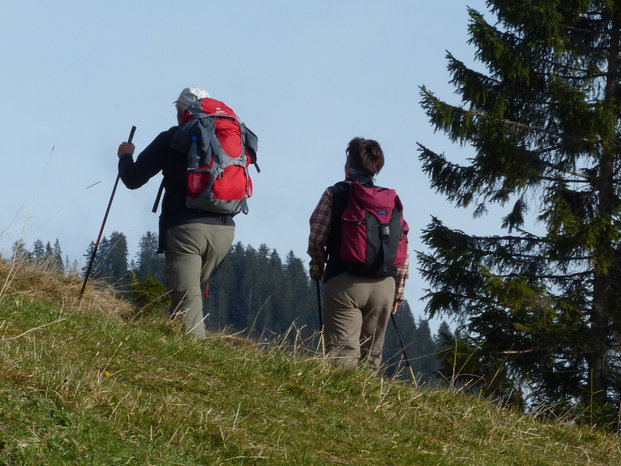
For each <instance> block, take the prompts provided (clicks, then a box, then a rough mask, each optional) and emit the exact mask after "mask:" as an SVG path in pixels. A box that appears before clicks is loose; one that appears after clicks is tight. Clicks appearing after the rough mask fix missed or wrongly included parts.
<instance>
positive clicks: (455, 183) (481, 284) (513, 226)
mask: <svg viewBox="0 0 621 466" xmlns="http://www.w3.org/2000/svg"><path fill="white" fill-rule="evenodd" d="M487 5H488V6H489V8H490V12H491V15H492V16H495V18H493V20H492V18H490V21H488V20H487V19H486V18H485V17H484V16H483V15H482V14H480V13H479V12H476V11H474V10H469V15H470V22H469V35H470V43H471V44H472V45H473V46H474V47H475V49H476V58H477V59H478V61H479V62H480V63H482V64H483V65H484V67H485V69H486V70H485V71H480V70H474V69H472V68H471V67H468V66H466V65H465V64H464V63H463V62H462V61H459V60H458V59H457V58H456V57H454V56H453V55H451V54H450V53H449V54H448V55H447V59H448V70H449V72H450V74H451V76H452V83H453V84H454V85H455V87H456V90H457V92H458V94H459V95H460V96H461V100H462V102H461V104H456V105H453V104H450V103H447V102H444V101H442V100H441V99H440V98H438V97H437V96H436V95H434V94H433V93H432V92H431V91H430V90H428V89H427V88H425V87H423V88H421V96H422V106H423V108H424V109H425V111H426V113H427V115H428V117H429V119H430V121H431V123H432V124H433V126H434V127H435V128H436V129H438V130H441V131H443V132H445V133H446V134H447V135H448V136H449V137H450V138H451V140H452V141H454V142H459V143H461V144H463V145H465V146H466V147H468V148H469V149H470V151H471V154H472V155H471V158H470V159H469V160H468V161H467V162H466V163H463V164H461V165H460V164H458V161H453V160H449V159H447V158H446V157H445V156H444V155H440V154H437V153H434V152H433V151H432V150H431V149H429V148H427V147H424V146H422V145H421V146H420V149H421V152H420V160H421V161H422V164H423V168H424V171H425V172H426V173H427V174H428V175H429V177H430V179H431V184H432V186H433V188H434V189H435V190H436V191H438V192H439V193H441V194H443V195H445V196H446V197H447V198H448V199H449V200H450V201H451V202H453V203H454V204H455V205H456V206H458V207H469V206H472V207H475V210H474V213H475V214H476V215H483V214H484V213H485V212H486V211H487V207H488V206H489V205H491V204H497V205H500V206H501V207H504V208H505V209H506V216H504V217H503V218H502V222H501V223H500V225H499V227H500V228H499V229H502V230H504V231H502V232H501V231H499V233H498V234H497V235H491V236H481V235H473V234H467V233H465V232H462V231H459V230H455V229H451V228H449V227H448V226H445V225H444V224H443V223H442V221H441V220H440V219H437V218H433V219H432V221H431V223H430V224H429V225H428V226H427V228H426V229H425V231H424V236H423V238H424V243H425V244H426V245H427V246H428V247H429V252H428V253H421V254H420V255H419V261H420V264H421V271H422V273H423V275H424V276H425V278H426V279H427V281H428V282H429V284H430V289H429V290H428V294H427V299H428V300H427V311H428V312H429V313H430V315H431V316H435V315H436V314H441V313H445V314H448V315H452V316H456V317H458V318H460V319H462V320H463V321H464V323H465V329H467V330H468V332H469V335H468V343H469V344H471V345H473V347H476V348H477V350H478V351H477V356H476V357H478V358H479V360H480V361H481V363H482V364H481V366H482V367H487V364H486V362H487V363H489V362H492V361H496V362H497V363H498V364H503V365H504V367H503V368H502V370H503V372H504V373H505V374H506V375H507V377H509V378H511V380H512V381H513V383H515V384H516V386H523V385H524V384H525V383H526V382H528V389H529V393H532V394H533V395H534V400H532V401H533V402H549V403H550V404H551V403H556V405H555V406H557V407H559V406H567V405H572V404H575V405H578V408H581V409H582V412H584V413H585V416H586V419H585V420H586V421H590V422H597V423H599V424H606V423H611V422H614V420H615V419H616V416H617V414H618V412H619V397H620V394H621V357H620V354H621V352H620V350H621V347H620V336H621V335H620V333H621V309H620V308H621V293H620V291H621V290H620V287H621V285H620V277H621V250H620V248H619V232H620V226H621V225H620V222H619V214H620V211H621V201H620V199H619V183H620V182H621V177H620V174H619V169H620V168H621V134H620V133H621V89H620V86H619V84H620V83H619V81H620V75H621V72H620V63H619V58H620V56H619V55H620V52H619V42H620V31H621V2H618V1H610V0H607V1H604V0H598V1H587V0H563V1H559V0H490V1H488V2H487ZM466 150H468V149H466ZM529 208H530V209H531V210H530V211H531V212H533V213H534V214H535V216H536V220H537V222H538V225H537V226H538V227H539V228H540V230H541V231H540V232H539V230H534V229H533V228H534V226H533V225H532V224H531V222H530V221H529V219H528V217H527V212H528V209H529ZM498 369H500V368H498ZM487 382H488V383H491V381H490V380H487ZM559 402H564V403H566V404H558V403H559Z"/></svg>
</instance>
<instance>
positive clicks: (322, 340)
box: [315, 280, 326, 358]
mask: <svg viewBox="0 0 621 466" xmlns="http://www.w3.org/2000/svg"><path fill="white" fill-rule="evenodd" d="M315 283H316V284H317V310H318V311H319V341H320V342H321V354H322V356H323V357H324V358H325V357H326V344H325V341H324V339H323V316H322V313H321V291H320V290H319V280H315Z"/></svg>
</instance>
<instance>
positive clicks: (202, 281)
mask: <svg viewBox="0 0 621 466" xmlns="http://www.w3.org/2000/svg"><path fill="white" fill-rule="evenodd" d="M208 100H209V101H210V102H211V101H213V102H214V103H215V104H214V105H216V106H217V107H218V108H220V106H222V107H226V106H224V105H223V104H222V103H221V102H219V101H215V100H213V99H210V97H209V94H208V93H207V92H205V91H204V90H202V89H197V88H186V89H184V90H183V91H182V92H181V94H180V95H179V98H178V99H177V100H176V101H175V102H174V104H175V107H176V110H177V123H178V125H179V126H173V127H171V128H170V129H168V130H167V131H164V132H162V133H160V134H159V135H158V136H157V137H156V138H155V139H154V140H153V141H152V142H151V143H150V144H149V145H148V146H147V147H146V148H145V149H144V150H143V151H142V152H141V153H140V154H139V155H138V157H137V158H136V160H135V161H134V160H133V154H134V145H133V144H131V143H127V142H123V143H121V144H120V146H119V149H118V153H117V155H118V157H119V175H120V178H121V180H122V181H123V183H124V184H125V186H127V187H128V188H129V189H137V188H139V187H141V186H142V185H144V184H145V183H146V182H147V181H148V180H149V179H150V178H151V177H153V176H155V175H156V174H157V173H159V172H160V171H161V172H162V173H163V175H164V178H163V182H162V183H163V187H164V189H165V191H164V198H163V202H162V212H161V215H160V219H159V248H160V250H159V251H158V252H162V251H163V252H164V254H165V257H166V284H167V287H168V289H169V291H170V293H171V300H172V302H171V309H170V311H171V317H174V318H179V319H181V320H182V322H183V328H184V331H185V332H186V333H187V334H190V335H193V336H195V337H197V338H205V325H204V317H203V296H204V295H205V293H206V290H207V287H208V282H209V279H210V277H211V276H212V275H213V274H214V273H215V272H216V270H217V269H218V267H219V266H220V264H221V263H222V261H223V260H224V258H225V257H226V255H227V253H228V251H229V249H230V247H231V244H232V242H233V235H234V231H235V222H234V221H233V216H234V215H235V213H226V212H225V211H215V212H214V211H209V210H203V209H199V208H196V206H192V207H188V206H187V202H186V201H187V199H186V196H187V193H188V185H187V183H188V181H187V180H188V179H189V176H190V175H189V168H188V152H187V151H185V152H184V151H181V150H180V149H179V147H180V145H179V144H178V143H176V142H175V141H177V142H178V139H179V136H181V135H182V133H183V128H184V127H186V128H187V126H182V125H183V124H184V123H187V122H188V121H189V120H191V119H192V118H194V115H193V114H192V113H191V112H195V110H194V109H198V111H200V110H201V104H202V102H203V101H205V102H206V101H208ZM227 108H228V107H227ZM231 113H232V112H231ZM203 116H204V115H203ZM233 116H234V117H235V115H234V114H233ZM229 121H233V122H234V123H235V124H236V125H237V126H239V125H238V123H237V119H236V117H235V118H234V119H230V120H229ZM231 124H232V123H231ZM216 125H217V123H216ZM177 133H179V134H177ZM237 134H238V135H239V128H238V133H237ZM176 135H177V136H178V137H177V138H175V136H176ZM183 136H185V134H183ZM192 141H193V142H192V144H193V145H194V149H195V144H194V142H195V141H196V136H194V137H193V138H192ZM239 141H240V140H239V136H238V139H237V143H238V144H240V142H239ZM199 142H200V141H199ZM187 144H190V143H189V142H188V143H187ZM173 147H175V148H173ZM246 167H247V165H246V166H245V167H243V170H246ZM245 173H246V175H247V170H246V171H245ZM244 201H245V200H244ZM154 210H155V209H154Z"/></svg>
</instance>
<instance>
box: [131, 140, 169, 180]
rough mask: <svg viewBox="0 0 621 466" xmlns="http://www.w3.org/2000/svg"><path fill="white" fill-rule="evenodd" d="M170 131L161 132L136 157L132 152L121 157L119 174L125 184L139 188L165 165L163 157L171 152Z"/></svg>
mask: <svg viewBox="0 0 621 466" xmlns="http://www.w3.org/2000/svg"><path fill="white" fill-rule="evenodd" d="M169 133H170V131H165V132H163V133H160V134H159V135H158V136H157V137H156V138H155V139H154V140H153V141H152V142H151V144H149V145H148V146H147V147H146V148H145V149H144V150H143V151H142V152H141V153H140V155H138V157H137V158H136V161H135V162H134V160H133V158H132V156H131V155H130V154H125V155H123V156H121V157H120V158H119V175H120V177H121V180H123V183H124V184H125V186H127V187H128V188H129V189H137V188H140V187H141V186H143V185H144V184H145V183H146V182H147V181H149V180H150V179H151V178H152V177H153V176H155V175H157V173H158V172H159V171H160V170H161V169H162V167H163V163H162V161H163V159H164V157H166V155H167V154H168V152H169V146H170V134H169Z"/></svg>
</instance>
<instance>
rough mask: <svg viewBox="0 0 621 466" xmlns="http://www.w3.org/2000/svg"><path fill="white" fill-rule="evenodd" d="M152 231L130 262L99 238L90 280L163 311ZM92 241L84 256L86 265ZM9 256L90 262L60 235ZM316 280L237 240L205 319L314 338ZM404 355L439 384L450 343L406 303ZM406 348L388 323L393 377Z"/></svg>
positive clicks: (110, 240) (122, 250) (161, 272)
mask: <svg viewBox="0 0 621 466" xmlns="http://www.w3.org/2000/svg"><path fill="white" fill-rule="evenodd" d="M157 243H158V237H157V234H155V233H152V232H147V233H146V234H145V235H144V236H142V238H141V239H140V241H139V245H138V252H137V254H136V256H135V257H134V258H133V259H131V261H130V259H129V250H128V245H127V238H126V236H125V235H124V234H123V233H120V232H117V231H115V232H113V233H111V234H110V236H109V237H105V236H104V237H103V238H102V239H101V242H100V244H99V246H98V248H97V254H96V256H95V260H94V261H93V267H92V269H91V275H90V278H89V280H90V279H97V280H101V281H104V282H106V283H108V284H110V285H112V286H113V287H114V288H115V289H116V290H117V291H118V292H119V294H121V295H122V296H124V297H125V298H126V299H128V300H130V301H134V304H136V306H138V307H141V306H144V308H145V309H146V308H158V307H159V308H160V310H161V307H162V306H163V305H164V304H165V303H166V302H167V300H166V298H165V297H163V295H164V294H165V287H164V283H165V261H164V255H163V254H157ZM94 248H95V243H91V244H90V245H89V247H88V249H87V251H86V252H85V254H84V258H85V259H86V263H87V264H88V262H89V260H90V258H91V256H92V253H93V250H94ZM13 255H14V256H15V257H17V258H20V259H24V260H28V261H30V262H32V263H34V264H35V265H41V266H45V267H46V268H48V269H50V268H51V269H52V270H57V271H58V272H59V273H65V274H75V275H79V276H81V277H83V276H84V274H85V273H86V268H87V266H84V267H83V268H82V270H78V266H77V261H75V260H74V261H73V262H70V260H69V258H68V257H65V259H63V254H62V250H61V247H60V243H59V241H58V240H56V242H55V243H54V245H51V244H50V243H49V242H48V243H47V244H43V242H42V241H40V240H37V241H35V243H34V244H33V246H32V249H30V250H28V249H27V248H26V246H25V244H23V242H17V243H15V244H14V246H13ZM316 286H317V284H316V282H314V281H311V280H310V278H309V276H308V273H307V271H306V267H305V265H304V263H303V261H302V260H301V259H300V258H298V257H296V256H295V255H294V254H293V252H292V251H290V252H289V253H288V254H287V256H286V258H285V259H284V261H283V260H282V259H281V257H280V255H279V254H278V252H277V251H276V250H274V249H269V248H268V247H267V246H266V245H265V244H262V245H260V246H259V247H258V249H255V248H254V247H253V246H250V245H247V246H244V245H243V244H242V243H240V242H238V243H236V244H234V245H233V246H232V247H231V250H230V253H229V254H228V256H227V258H226V259H225V261H224V262H223V264H222V266H221V267H220V269H219V270H218V272H217V273H216V274H215V276H214V277H213V278H212V280H211V283H210V285H209V293H208V296H207V299H206V300H205V304H204V308H203V309H204V313H205V314H206V316H207V317H206V319H205V323H206V326H207V327H208V328H209V329H211V330H227V331H230V332H235V333H240V334H242V335H247V336H249V337H251V338H253V339H255V340H257V341H272V340H273V339H275V338H282V336H283V335H285V334H287V332H288V334H289V338H290V339H293V337H294V336H295V335H296V334H297V335H299V336H301V337H302V338H303V339H309V341H310V339H312V338H313V336H315V338H316V334H317V331H318V327H319V307H318V300H317V288H316ZM395 320H396V323H397V327H398V328H399V331H400V334H401V337H402V341H403V344H404V346H405V353H406V354H407V356H408V359H409V360H410V363H411V366H412V368H413V370H414V372H415V373H416V374H417V379H419V381H421V382H426V383H438V382H440V381H439V380H438V371H439V370H440V366H441V358H440V357H439V356H438V354H440V353H441V352H442V350H443V349H444V348H445V346H446V344H447V343H445V342H446V341H450V335H451V332H450V330H449V327H448V325H447V324H446V323H442V324H441V325H440V328H439V330H438V334H437V335H432V333H431V330H430V327H429V322H428V321H427V320H423V319H420V320H419V321H418V322H415V321H414V318H413V315H412V312H411V309H410V306H409V303H408V302H407V301H404V302H403V303H402V304H401V306H400V308H399V311H398V312H397V314H396V316H395ZM403 354H404V351H403V350H402V348H401V345H400V343H399V340H398V338H397V333H396V330H395V327H394V325H393V324H392V323H390V324H389V328H388V329H387V331H386V342H385V345H384V354H383V361H384V368H385V371H386V374H387V375H388V376H391V375H393V374H395V373H396V372H398V373H399V374H400V376H401V377H403V378H407V377H408V371H406V370H404V369H405V367H404V357H403Z"/></svg>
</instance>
